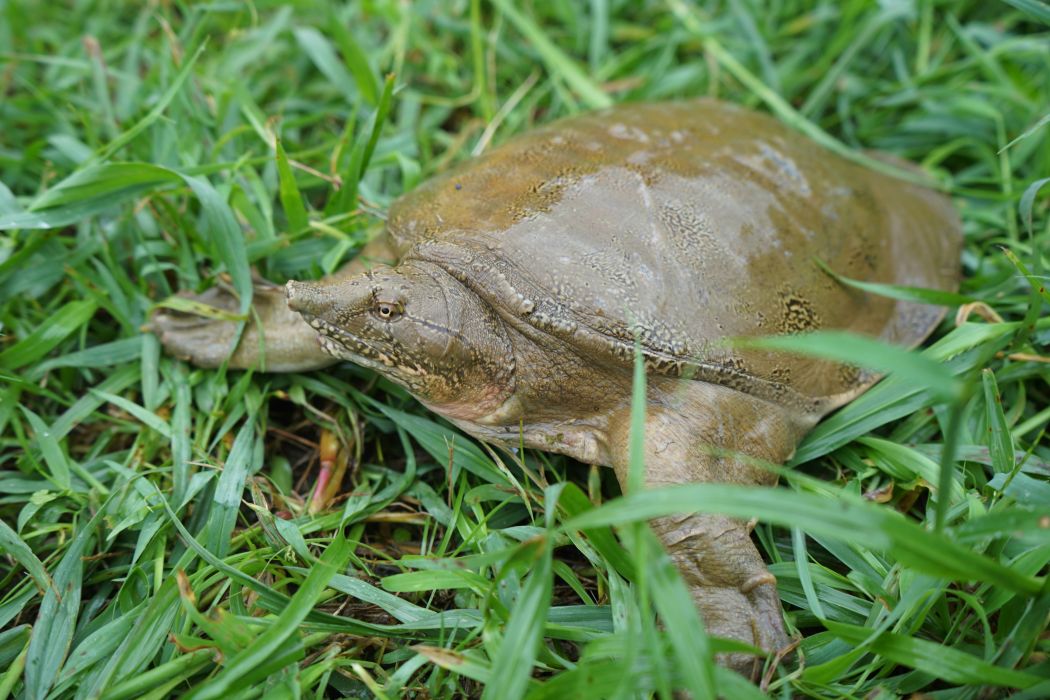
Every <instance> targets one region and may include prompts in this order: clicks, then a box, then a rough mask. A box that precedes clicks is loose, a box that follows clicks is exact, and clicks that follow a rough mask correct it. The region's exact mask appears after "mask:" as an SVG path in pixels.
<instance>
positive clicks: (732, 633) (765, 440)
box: [609, 382, 808, 678]
mask: <svg viewBox="0 0 1050 700" xmlns="http://www.w3.org/2000/svg"><path fill="white" fill-rule="evenodd" d="M688 384H689V386H687V387H686V388H685V389H684V390H683V391H682V393H681V394H680V395H674V396H672V397H671V398H670V399H669V400H667V401H664V402H661V403H658V404H656V405H650V407H649V408H648V410H647V415H646V423H645V445H646V449H645V473H646V486H647V487H648V488H657V487H661V486H670V485H675V484H685V483H692V482H718V483H735V484H756V485H758V484H763V485H768V484H772V483H774V482H775V481H776V476H775V475H773V474H771V473H770V472H768V471H766V470H764V469H761V468H760V467H758V466H755V465H753V464H748V463H747V462H746V461H745V460H742V459H740V458H739V457H734V456H733V454H735V453H743V454H745V455H749V456H751V457H758V458H760V459H763V460H767V461H770V462H778V463H779V462H783V461H784V460H786V459H787V458H788V457H789V456H790V455H791V453H792V452H793V451H794V449H795V444H796V442H797V441H798V439H799V437H800V436H801V435H802V434H803V433H804V431H805V428H807V427H808V426H802V425H797V424H796V423H794V422H793V421H791V420H790V419H789V418H788V417H787V413H786V411H784V410H783V409H781V408H780V407H778V406H775V405H773V404H770V403H768V402H765V401H762V400H759V399H755V398H753V397H750V396H747V395H745V394H740V393H738V392H735V391H733V390H731V389H726V388H724V387H720V386H715V385H711V384H705V383H703V382H689V383H688ZM629 425H630V416H629V412H628V411H627V410H624V411H623V412H622V413H621V414H619V415H618V416H616V417H615V418H614V420H613V422H612V424H611V425H610V434H609V438H610V447H611V448H612V456H613V467H614V468H615V470H616V476H617V478H618V479H619V481H620V486H621V488H623V489H624V490H625V491H626V484H627V470H628V459H627V440H628V432H629ZM650 525H651V526H652V528H653V530H654V532H655V533H656V535H657V537H658V538H659V539H660V541H661V542H662V543H663V545H664V547H665V548H666V550H667V553H668V554H669V555H670V557H671V559H672V561H674V563H675V565H676V566H677V567H678V570H679V572H680V574H681V576H682V578H683V580H684V581H685V584H686V585H687V586H688V587H689V589H690V592H691V593H692V597H693V600H694V602H695V603H696V605H697V607H698V608H699V610H700V613H701V616H702V618H703V620H704V624H705V626H706V627H707V630H708V632H709V633H710V634H712V635H714V636H718V637H724V638H728V639H735V640H739V641H742V642H746V643H748V644H751V645H754V646H756V647H758V648H760V649H763V650H765V651H767V652H775V651H777V650H779V649H782V648H784V647H785V646H786V645H787V644H788V641H789V640H788V637H787V635H786V633H785V632H784V624H783V616H782V613H781V608H780V598H779V596H778V594H777V588H776V579H775V578H774V577H773V575H772V574H771V573H769V570H768V569H767V568H766V565H765V562H763V561H762V557H761V555H760V554H759V553H758V549H757V548H756V547H755V545H754V543H753V542H752V541H751V529H750V527H748V525H747V523H744V522H741V521H739V520H735V519H733V518H730V517H726V516H723V515H717V514H707V513H698V514H685V515H673V516H668V517H663V518H658V519H656V520H653V521H652V522H651V523H650ZM717 660H718V662H719V663H720V664H722V665H724V666H727V667H729V668H732V669H733V670H735V671H738V672H740V673H742V674H744V675H746V676H749V677H752V678H756V677H757V674H758V673H760V672H761V669H762V659H760V658H755V657H753V656H750V655H748V654H735V653H734V654H723V655H720V656H719V658H718V659H717Z"/></svg>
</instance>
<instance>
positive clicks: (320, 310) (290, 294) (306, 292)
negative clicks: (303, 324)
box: [284, 280, 335, 318]
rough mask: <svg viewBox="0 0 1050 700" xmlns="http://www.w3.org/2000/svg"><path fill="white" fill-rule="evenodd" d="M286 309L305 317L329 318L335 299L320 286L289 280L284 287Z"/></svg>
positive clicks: (327, 290)
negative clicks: (286, 302)
mask: <svg viewBox="0 0 1050 700" xmlns="http://www.w3.org/2000/svg"><path fill="white" fill-rule="evenodd" d="M284 295H285V298H287V300H288V308H289V309H291V310H292V311H298V312H299V313H301V314H302V315H303V316H307V317H322V318H323V317H326V316H330V315H331V313H332V312H333V311H334V310H335V299H334V298H333V297H332V294H331V292H330V290H329V289H327V288H326V287H324V286H323V285H320V284H310V283H308V282H296V281H295V280H289V281H288V284H286V285H285V286H284Z"/></svg>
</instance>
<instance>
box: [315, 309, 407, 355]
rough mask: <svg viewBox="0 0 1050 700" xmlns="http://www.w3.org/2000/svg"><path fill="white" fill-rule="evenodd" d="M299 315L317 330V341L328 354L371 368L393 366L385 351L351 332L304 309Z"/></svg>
mask: <svg viewBox="0 0 1050 700" xmlns="http://www.w3.org/2000/svg"><path fill="white" fill-rule="evenodd" d="M299 315H300V316H302V317H303V320H304V321H306V323H307V324H308V325H309V326H310V327H311V328H313V329H314V330H315V331H317V341H318V343H319V344H320V345H321V349H322V350H324V351H325V352H327V353H328V354H329V355H331V356H333V357H338V358H340V359H342V360H349V361H351V362H354V363H356V364H359V365H363V366H365V367H369V368H371V369H386V368H390V367H393V366H394V361H393V360H392V359H391V358H390V357H389V356H388V355H387V354H386V353H384V352H383V351H382V350H380V349H379V348H377V347H375V346H374V345H371V344H370V343H368V342H366V341H365V340H363V339H362V338H360V337H358V336H356V335H354V334H353V333H350V332H348V331H346V330H344V329H342V328H340V327H339V326H337V325H335V324H334V323H330V322H328V321H326V320H324V319H323V318H321V317H320V316H316V315H314V314H311V313H308V312H305V311H300V312H299Z"/></svg>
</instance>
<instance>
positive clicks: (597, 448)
mask: <svg viewBox="0 0 1050 700" xmlns="http://www.w3.org/2000/svg"><path fill="white" fill-rule="evenodd" d="M505 329H506V333H507V338H508V339H509V341H510V344H511V347H512V348H513V353H514V357H515V367H516V370H515V376H514V391H513V392H512V393H510V394H509V395H508V396H507V397H506V399H505V400H504V401H503V402H502V403H501V404H500V405H499V406H498V407H497V408H496V409H495V410H492V411H486V410H481V409H480V407H478V409H477V410H473V411H470V412H467V411H463V412H450V411H448V406H442V405H438V404H434V403H432V402H429V401H426V400H423V403H424V404H425V405H426V406H427V407H428V408H430V409H432V410H434V411H435V412H437V413H439V414H441V415H443V416H444V417H446V418H447V419H448V420H450V421H451V422H452V423H454V424H455V425H456V426H457V427H459V428H461V429H462V430H464V431H465V432H467V433H469V434H470V435H473V436H474V437H477V438H479V439H482V440H485V441H488V442H493V443H499V444H504V445H507V446H509V447H519V446H524V447H526V448H530V449H537V450H542V451H545V452H557V453H560V454H564V455H568V456H570V457H572V458H574V459H576V460H578V461H580V462H584V463H586V464H601V465H609V464H610V463H611V460H610V456H609V452H608V449H607V447H606V444H607V440H606V430H607V427H608V423H609V417H610V416H611V415H613V414H614V413H615V412H616V411H617V410H619V409H620V408H622V405H623V404H624V403H625V398H624V397H629V396H630V376H629V374H627V373H620V372H617V371H615V370H614V371H611V372H610V371H609V370H608V368H600V367H594V366H592V365H591V364H589V363H588V362H586V361H585V360H584V359H583V358H580V357H579V356H577V354H576V353H575V352H574V351H573V350H572V349H570V348H568V347H560V348H556V349H552V348H550V347H549V346H550V344H552V343H554V344H560V341H557V340H554V339H552V338H550V337H549V336H546V335H544V334H542V333H540V332H538V331H536V330H535V329H533V328H531V327H530V326H527V325H525V326H518V325H517V324H513V323H507V322H506V320H505ZM627 400H629V399H627ZM460 407H461V406H460ZM464 408H465V407H464ZM567 416H571V418H567Z"/></svg>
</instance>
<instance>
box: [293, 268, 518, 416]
mask: <svg viewBox="0 0 1050 700" xmlns="http://www.w3.org/2000/svg"><path fill="white" fill-rule="evenodd" d="M286 294H287V298H288V306H289V307H290V308H291V309H292V310H294V311H297V312H299V314H300V315H301V316H302V317H303V318H304V319H305V320H306V322H307V323H309V324H310V326H311V327H313V328H314V329H315V330H316V331H317V332H318V338H319V341H320V344H321V347H322V348H323V349H324V350H325V351H326V352H328V353H329V354H331V355H333V356H335V357H339V358H341V359H345V360H349V361H351V362H354V363H355V364H359V365H362V366H364V367H369V368H371V369H374V370H376V371H377V372H379V373H380V374H383V375H384V376H386V377H388V378H390V379H391V380H393V381H394V382H396V383H398V384H400V385H402V386H404V387H405V388H406V389H408V390H409V391H410V392H412V394H414V395H415V396H416V397H417V398H419V399H420V400H421V401H423V402H424V403H425V404H427V405H429V406H430V407H432V408H433V409H434V410H436V411H438V412H439V413H444V414H446V415H448V416H450V417H452V418H459V419H463V420H472V419H475V418H477V417H480V416H482V415H486V414H487V413H489V412H491V411H492V410H495V408H497V407H498V406H499V405H501V404H502V402H503V401H504V400H506V399H507V398H508V397H509V396H510V395H511V394H512V393H513V382H514V355H513V352H512V348H511V345H510V341H509V339H508V337H507V331H506V328H505V327H504V325H503V323H502V321H501V320H500V318H499V316H498V315H497V314H496V313H495V312H494V311H493V310H492V308H491V307H489V305H488V304H486V303H485V302H484V301H483V300H482V299H481V298H480V297H478V295H477V294H475V293H474V292H473V291H471V290H470V289H469V288H467V287H466V286H464V285H463V284H462V283H460V282H459V281H458V280H456V279H455V278H454V277H452V276H451V275H450V274H448V273H447V272H446V271H445V270H443V269H441V268H440V267H438V266H436V265H433V264H431V263H426V262H406V263H403V264H401V265H398V266H397V267H388V266H385V265H380V266H377V267H374V268H372V269H371V270H369V271H368V272H366V273H364V274H361V275H358V276H356V277H350V278H345V279H335V280H331V281H322V282H318V283H308V282H294V281H292V282H288V285H287V287H286Z"/></svg>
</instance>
